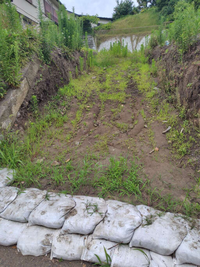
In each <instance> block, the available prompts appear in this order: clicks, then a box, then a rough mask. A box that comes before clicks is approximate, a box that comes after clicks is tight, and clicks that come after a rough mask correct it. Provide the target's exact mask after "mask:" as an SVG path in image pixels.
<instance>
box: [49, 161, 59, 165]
mask: <svg viewBox="0 0 200 267" xmlns="http://www.w3.org/2000/svg"><path fill="white" fill-rule="evenodd" d="M59 165H60V162H58V161H56V160H55V161H54V162H53V163H51V166H59Z"/></svg>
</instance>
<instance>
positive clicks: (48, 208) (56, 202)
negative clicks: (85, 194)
mask: <svg viewBox="0 0 200 267" xmlns="http://www.w3.org/2000/svg"><path fill="white" fill-rule="evenodd" d="M75 205H76V203H75V201H74V200H73V199H72V197H71V196H66V195H64V194H59V195H58V194H56V193H48V195H47V197H46V199H45V200H44V201H42V202H41V203H40V204H39V205H38V206H37V207H36V209H35V210H33V212H31V214H30V216H29V219H28V221H29V224H30V225H42V226H45V227H48V228H61V227H62V226H63V223H64V221H65V215H66V214H67V213H68V212H69V211H70V210H72V209H73V208H74V207H75Z"/></svg>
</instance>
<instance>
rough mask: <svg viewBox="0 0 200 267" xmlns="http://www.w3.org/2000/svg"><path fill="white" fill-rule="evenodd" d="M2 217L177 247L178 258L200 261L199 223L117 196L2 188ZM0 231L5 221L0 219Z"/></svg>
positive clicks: (167, 250) (165, 249) (158, 247)
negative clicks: (114, 197)
mask: <svg viewBox="0 0 200 267" xmlns="http://www.w3.org/2000/svg"><path fill="white" fill-rule="evenodd" d="M0 200H1V201H0V212H1V213H0V217H2V218H4V219H6V220H11V221H16V222H21V223H26V222H28V224H29V225H42V226H45V227H48V228H54V229H59V228H62V229H61V234H69V233H70V234H81V235H89V234H92V233H93V236H94V238H98V239H105V240H109V241H112V242H117V243H124V244H128V243H129V244H130V247H142V248H146V249H149V250H151V251H154V252H156V253H158V254H161V255H165V256H168V255H171V254H173V253H174V252H175V251H176V250H177V249H178V250H177V251H176V257H177V259H179V262H180V263H184V262H188V263H193V264H197V265H200V253H199V251H200V242H199V235H200V229H199V227H200V224H199V223H198V222H197V226H196V228H194V229H192V230H191V229H190V225H189V223H188V222H187V221H185V220H184V219H182V217H181V216H178V215H174V214H171V213H161V212H159V211H157V210H154V209H152V208H149V207H147V206H143V205H139V206H137V207H135V206H133V205H130V204H127V203H123V202H119V201H114V200H108V201H104V200H103V199H99V198H92V197H85V196H75V197H73V198H72V197H71V196H69V195H64V194H55V193H48V192H46V191H41V190H38V189H34V188H31V189H26V190H25V191H24V192H22V191H20V192H18V189H17V188H14V187H5V188H2V189H0ZM0 231H1V224H0Z"/></svg>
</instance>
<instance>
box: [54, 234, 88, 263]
mask: <svg viewBox="0 0 200 267" xmlns="http://www.w3.org/2000/svg"><path fill="white" fill-rule="evenodd" d="M86 240H87V236H81V235H74V234H67V235H62V234H61V233H60V231H58V230H57V231H56V232H55V233H54V236H53V243H52V249H51V259H53V258H58V259H63V260H69V261H72V260H80V259H81V255H82V252H83V248H84V246H85V242H86Z"/></svg>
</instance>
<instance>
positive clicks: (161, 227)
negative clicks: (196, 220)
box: [130, 212, 187, 256]
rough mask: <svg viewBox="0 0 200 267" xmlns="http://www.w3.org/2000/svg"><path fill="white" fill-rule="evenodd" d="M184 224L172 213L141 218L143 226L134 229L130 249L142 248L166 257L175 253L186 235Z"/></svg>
mask: <svg viewBox="0 0 200 267" xmlns="http://www.w3.org/2000/svg"><path fill="white" fill-rule="evenodd" d="M186 225H187V224H186V222H185V221H184V220H183V219H182V218H181V217H178V216H175V215H174V214H172V213H166V214H164V215H160V217H159V216H157V215H155V213H153V214H151V212H150V213H149V215H148V218H147V216H143V224H142V225H141V226H140V227H139V228H138V229H136V231H135V233H134V235H133V238H132V240H131V242H130V247H142V248H146V249H149V250H151V251H153V252H156V253H158V254H161V255H164V256H168V255H171V254H172V253H174V252H175V250H176V249H177V248H178V246H179V245H180V244H181V242H182V241H183V239H184V238H185V236H186V235H187V229H186Z"/></svg>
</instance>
